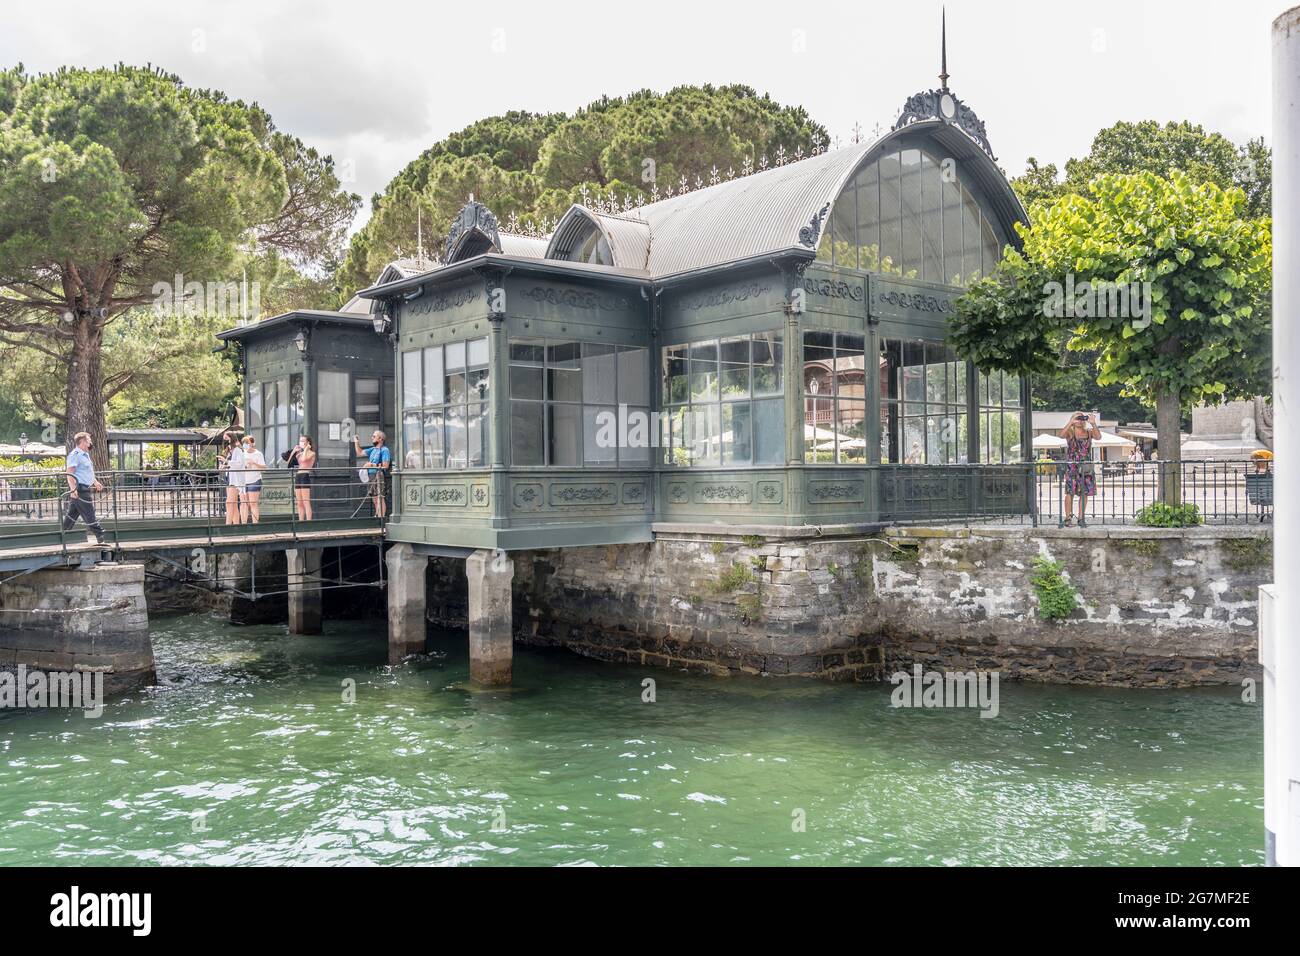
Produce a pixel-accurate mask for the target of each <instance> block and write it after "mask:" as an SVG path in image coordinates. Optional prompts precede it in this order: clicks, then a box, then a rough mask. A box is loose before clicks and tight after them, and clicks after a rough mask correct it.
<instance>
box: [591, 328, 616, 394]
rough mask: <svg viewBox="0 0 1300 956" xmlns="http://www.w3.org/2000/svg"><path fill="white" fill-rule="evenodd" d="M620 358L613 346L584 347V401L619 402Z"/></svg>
mask: <svg viewBox="0 0 1300 956" xmlns="http://www.w3.org/2000/svg"><path fill="white" fill-rule="evenodd" d="M617 374H618V356H617V352H616V350H615V347H614V346H612V345H595V344H592V343H587V342H584V343H583V345H582V400H583V401H584V402H600V403H605V404H613V403H614V402H615V401H616V400H617V394H618V393H617V389H616V384H615V382H616V378H617Z"/></svg>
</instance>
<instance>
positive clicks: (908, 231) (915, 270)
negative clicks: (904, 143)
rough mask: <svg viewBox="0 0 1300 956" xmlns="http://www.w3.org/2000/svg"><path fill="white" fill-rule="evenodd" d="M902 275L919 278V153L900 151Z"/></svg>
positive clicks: (911, 150)
mask: <svg viewBox="0 0 1300 956" xmlns="http://www.w3.org/2000/svg"><path fill="white" fill-rule="evenodd" d="M900 155H901V160H900V161H901V163H902V167H903V181H902V188H901V190H900V195H901V197H902V213H903V275H904V276H906V277H907V278H910V279H919V278H921V232H922V230H923V228H924V226H923V225H922V221H921V151H920V150H919V149H905V150H903V151H902V153H901V154H900Z"/></svg>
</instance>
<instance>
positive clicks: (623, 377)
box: [618, 345, 650, 405]
mask: <svg viewBox="0 0 1300 956" xmlns="http://www.w3.org/2000/svg"><path fill="white" fill-rule="evenodd" d="M618 400H619V402H620V403H621V404H624V405H648V404H650V350H649V349H640V348H629V347H627V346H625V345H620V346H619V347H618Z"/></svg>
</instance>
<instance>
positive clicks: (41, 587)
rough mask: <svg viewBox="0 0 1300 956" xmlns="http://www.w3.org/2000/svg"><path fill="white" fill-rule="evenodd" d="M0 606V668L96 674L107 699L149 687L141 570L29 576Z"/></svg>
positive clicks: (6, 587) (7, 588) (7, 585)
mask: <svg viewBox="0 0 1300 956" xmlns="http://www.w3.org/2000/svg"><path fill="white" fill-rule="evenodd" d="M0 602H3V610H0V670H8V671H14V670H16V668H17V667H18V666H19V665H23V666H25V667H26V668H27V669H28V670H29V671H45V672H50V671H87V672H96V671H98V672H101V673H103V675H104V678H103V680H104V690H105V692H106V693H109V694H115V693H120V692H123V691H129V690H134V689H136V688H137V687H142V686H148V685H150V684H152V683H153V682H154V662H153V645H152V644H151V643H150V641H149V613H148V608H147V607H146V605H145V597H144V565H143V564H99V565H96V566H94V567H90V568H86V569H82V570H78V569H74V568H46V569H44V570H41V571H33V572H31V573H30V574H24V575H22V576H21V577H17V578H12V579H10V580H9V581H6V582H4V583H3V584H0Z"/></svg>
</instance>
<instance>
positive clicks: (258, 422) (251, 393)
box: [248, 382, 262, 428]
mask: <svg viewBox="0 0 1300 956" xmlns="http://www.w3.org/2000/svg"><path fill="white" fill-rule="evenodd" d="M248 427H249V428H261V427H262V386H261V385H259V384H258V383H256V382H254V383H253V384H252V386H251V387H250V388H249V389H248Z"/></svg>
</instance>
